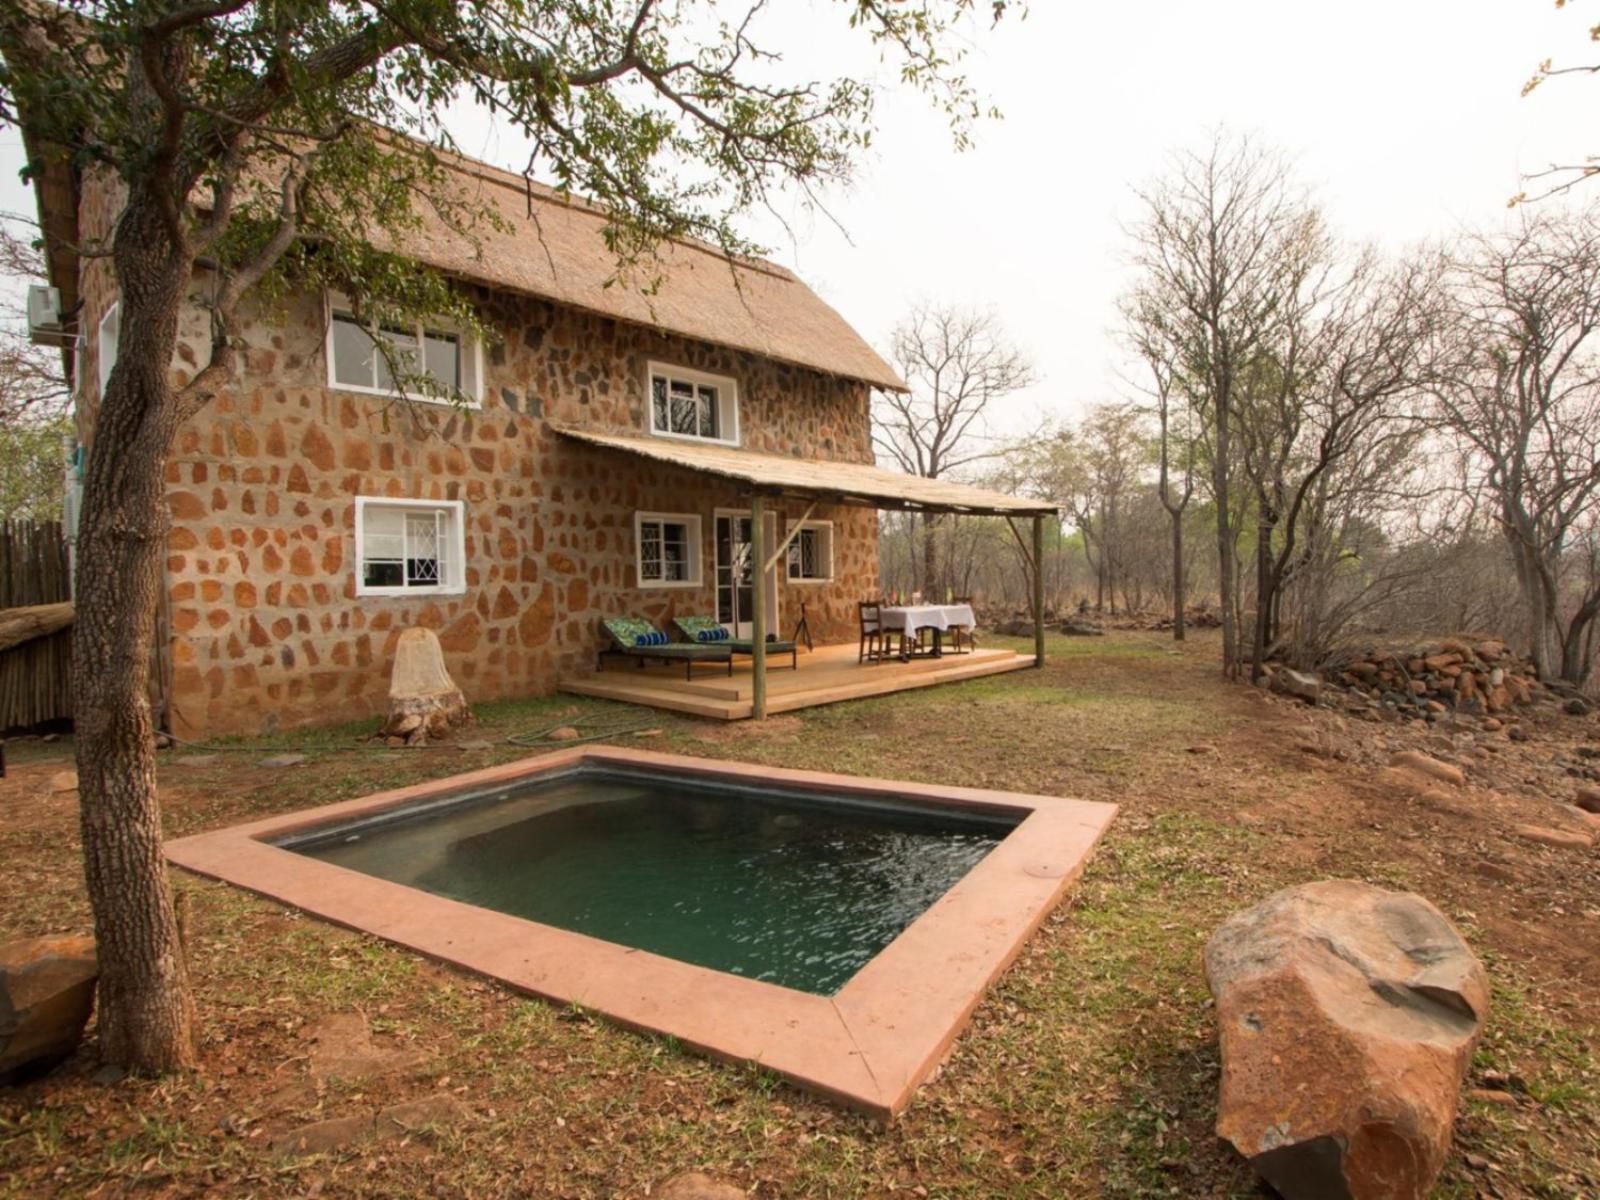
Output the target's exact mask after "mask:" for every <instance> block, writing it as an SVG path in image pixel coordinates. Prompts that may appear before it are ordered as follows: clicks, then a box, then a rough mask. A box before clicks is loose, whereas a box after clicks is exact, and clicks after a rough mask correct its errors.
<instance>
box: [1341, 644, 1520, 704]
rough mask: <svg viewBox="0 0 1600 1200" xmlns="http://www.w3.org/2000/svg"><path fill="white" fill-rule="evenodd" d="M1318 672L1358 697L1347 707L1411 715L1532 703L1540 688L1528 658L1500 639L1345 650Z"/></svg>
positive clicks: (1351, 695) (1353, 696)
mask: <svg viewBox="0 0 1600 1200" xmlns="http://www.w3.org/2000/svg"><path fill="white" fill-rule="evenodd" d="M1322 675H1323V678H1324V679H1325V680H1326V681H1327V682H1328V683H1330V684H1336V685H1342V686H1343V687H1344V688H1345V689H1346V691H1347V693H1348V694H1349V695H1350V697H1351V698H1352V699H1354V700H1356V701H1357V704H1355V705H1352V706H1351V707H1368V708H1389V709H1396V710H1399V711H1401V712H1403V713H1406V714H1407V715H1414V716H1428V715H1430V714H1431V715H1433V716H1439V715H1442V714H1444V713H1448V712H1455V713H1460V714H1464V715H1466V716H1473V717H1492V716H1495V715H1496V714H1500V713H1505V712H1509V711H1511V710H1512V709H1514V708H1517V707H1519V706H1524V705H1528V704H1532V703H1533V702H1534V701H1535V700H1538V699H1541V698H1542V697H1543V692H1544V687H1543V685H1542V684H1541V683H1540V682H1539V681H1538V679H1537V678H1536V677H1535V672H1534V668H1533V663H1532V661H1530V660H1528V659H1525V658H1523V657H1521V656H1520V655H1517V654H1515V653H1513V652H1512V651H1510V650H1508V649H1507V648H1506V644H1505V642H1503V641H1501V640H1499V639H1484V640H1481V641H1468V640H1466V639H1462V638H1444V639H1441V640H1437V641H1431V642H1426V643H1423V644H1420V645H1415V646H1409V647H1399V648H1396V647H1389V648H1384V649H1370V648H1369V649H1362V650H1354V651H1352V650H1344V651H1340V652H1338V653H1337V654H1335V655H1334V656H1333V657H1332V658H1331V659H1330V661H1329V662H1328V663H1327V664H1325V665H1324V667H1323V671H1322Z"/></svg>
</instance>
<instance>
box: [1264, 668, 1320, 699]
mask: <svg viewBox="0 0 1600 1200" xmlns="http://www.w3.org/2000/svg"><path fill="white" fill-rule="evenodd" d="M1272 690H1273V691H1275V692H1282V693H1283V694H1285V695H1288V696H1293V697H1295V698H1296V699H1297V700H1304V701H1305V702H1306V703H1307V704H1315V703H1316V702H1317V697H1319V696H1320V695H1322V680H1320V679H1318V678H1317V677H1316V676H1315V675H1308V674H1306V673H1305V672H1304V671H1295V670H1292V669H1291V668H1289V667H1280V668H1279V669H1278V670H1277V671H1275V672H1274V673H1273V676H1272Z"/></svg>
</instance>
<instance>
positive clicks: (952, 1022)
mask: <svg viewBox="0 0 1600 1200" xmlns="http://www.w3.org/2000/svg"><path fill="white" fill-rule="evenodd" d="M584 764H594V765H597V766H610V767H617V768H621V769H627V768H630V767H631V768H633V769H647V770H651V771H656V772H664V773H668V774H672V775H681V776H686V777H691V778H692V777H695V776H699V777H714V778H717V779H719V780H723V781H729V782H742V783H744V784H745V785H752V784H755V785H760V784H768V785H772V786H778V787H785V788H797V789H807V790H820V791H824V792H827V793H832V794H844V795H852V796H858V797H879V798H883V799H899V800H908V801H911V802H914V803H917V804H926V805H930V806H934V807H955V808H963V809H968V810H970V809H974V808H977V809H1001V810H1004V811H1006V812H1009V813H1013V814H1015V813H1018V812H1025V813H1026V814H1027V815H1026V816H1025V817H1024V819H1023V820H1022V821H1021V823H1020V824H1018V825H1017V827H1016V828H1015V829H1013V830H1012V831H1011V833H1010V834H1008V835H1007V836H1006V837H1005V838H1004V839H1003V840H1002V841H1001V842H1000V843H999V844H998V845H997V846H996V847H995V848H994V849H993V850H991V851H990V852H989V854H988V855H987V856H986V857H985V858H984V859H983V860H982V861H981V862H979V863H978V865H977V866H975V867H974V868H973V869H972V870H971V871H969V872H968V873H967V874H966V875H965V876H963V877H962V879H961V880H960V881H958V882H957V883H956V884H955V885H954V886H953V887H952V888H951V889H950V890H949V891H948V892H946V893H945V895H944V896H943V897H941V898H940V899H939V900H938V901H937V902H936V903H935V904H933V905H932V906H931V907H930V908H929V909H928V910H927V911H926V912H924V913H923V914H922V915H921V916H920V917H918V918H917V919H916V920H915V921H913V922H912V923H911V924H910V925H909V926H908V927H907V928H906V929H905V930H904V931H903V932H902V933H901V934H900V935H899V936H898V937H897V938H895V940H894V941H892V942H891V943H890V944H889V945H888V946H887V947H886V948H885V949H884V950H882V951H881V952H880V953H879V954H877V955H876V956H875V957H874V958H873V959H871V960H870V961H869V962H868V963H867V964H866V966H864V967H862V968H861V970H860V971H858V972H857V973H856V974H855V975H854V976H853V977H852V978H851V979H850V981H849V982H848V983H846V984H845V986H844V987H843V988H842V989H840V991H839V992H838V993H836V994H835V995H834V996H832V997H825V996H816V995H811V994H809V993H805V992H799V991H794V990H791V989H789V988H784V987H780V986H778V985H776V984H770V983H762V982H758V981H756V980H751V979H747V978H743V977H741V976H736V975H730V974H726V973H724V972H721V971H715V970H711V969H709V968H705V967H697V966H692V965H690V964H688V963H683V962H679V961H677V960H674V959H669V958H664V957H661V956H659V955H655V954H651V953H649V952H648V951H643V950H634V949H630V948H628V947H624V946H619V945H615V944H613V943H609V942H603V941H599V940H598V939H595V938H590V937H586V936H584V935H582V934H576V933H570V932H568V931H565V930H561V929H556V928H554V927H552V926H548V925H541V924H538V923H536V922H532V921H527V920H524V919H521V918H518V917H511V916H507V915H505V914H503V913H496V912H493V911H491V910H489V909H483V908H477V907H474V906H472V905H468V904H463V903H460V902H459V901H454V900H448V899H445V898H444V897H441V896H434V895H430V894H429V893H426V892H422V891H418V890H416V889H413V888H410V887H406V886H404V885H401V884H395V883H390V882H388V881H386V880H382V879H378V878H376V877H373V876H369V875H363V874H360V873H358V872H355V871H351V870H347V869H345V868H343V867H338V866H334V865H332V864H330V863H325V862H320V861H318V860H316V859H312V858H308V857H306V856H303V855H300V854H296V853H294V852H293V851H290V850H285V849H281V848H279V847H277V846H275V845H272V844H270V843H269V841H268V840H267V839H272V838H278V837H283V836H285V835H287V834H290V833H293V832H297V831H301V830H304V829H307V828H310V827H314V826H320V825H323V824H325V823H328V822H331V821H336V820H348V819H351V818H355V817H360V816H366V815H371V814H373V813H377V812H382V811H384V810H387V809H391V808H395V807H401V806H406V805H409V804H414V803H416V802H417V801H419V800H425V799H432V798H437V797H439V796H443V795H448V794H451V793H456V792H461V791H463V790H466V789H470V788H474V787H485V786H490V785H497V784H504V783H507V782H512V781H518V780H522V779H527V780H533V779H537V778H539V777H541V776H545V775H548V774H552V773H555V772H560V771H565V770H569V769H571V768H574V767H579V766H582V765H584ZM1115 814H1116V806H1114V805H1110V804H1101V803H1096V802H1091V801H1082V800H1068V799H1062V798H1058V797H1050V796H1029V795H1021V794H1017V793H1009V792H994V791H986V790H981V789H974V788H956V787H945V786H941V785H930V784H918V783H911V782H906V781H894V780H880V779H866V778H860V777H856V776H848V775H835V774H829V773H824V772H816V771H796V770H789V769H784V768H776V767H767V766H761V765H756V764H749V763H735V762H726V761H723V760H717V759H703V758H693V757H688V756H683V755H671V754H660V753H656V752H652V751H644V750H633V749H622V748H618V747H607V746H584V747H579V748H575V749H572V750H563V751H557V752H556V753H553V754H544V755H540V756H538V757H535V758H529V759H523V760H519V761H517V762H513V763H507V764H503V765H502V766H498V767H491V768H487V769H485V770H481V771H474V772H469V773H467V774H463V775H455V776H451V777H448V778H446V779H440V780H433V781H430V782H428V783H423V784H417V785H414V786H411V787H406V788H400V789H395V790H392V791H387V792H380V793H375V794H373V795H370V796H363V797H360V798H358V799H355V800H347V801H341V802H339V803H336V804H329V805H324V806H322V807H320V808H315V809H308V810H303V811H300V812H295V813H289V814H285V815H282V816H277V817H268V818H264V819H262V820H257V821H252V822H249V823H247V824H242V825H236V826H233V827H231V828H227V829H222V830H218V831H215V832H211V833H203V834H197V835H194V836H191V837H186V838H182V839H178V840H176V841H172V842H169V843H168V844H167V846H166V854H167V857H168V858H169V859H170V860H171V861H172V862H173V863H174V864H176V865H178V866H180V867H183V868H185V869H187V870H190V871H193V872H195V873H197V874H200V875H205V876H208V877H211V878H215V879H219V880H222V881H224V882H227V883H231V884H234V885H236V886H239V887H242V888H245V889H247V890H249V891H252V892H256V893H258V894H260V895H263V896H267V897H269V898H271V899H274V900H278V901H280V902H282V903H285V904H288V905H291V906H293V907H295V908H299V909H302V910H304V911H306V912H309V913H312V914H313V915H316V916H319V917H322V918H324V919H326V920H328V921H331V922H333V923H335V924H339V925H343V926H346V927H348V928H352V929H357V930H360V931H362V932H366V933H369V934H372V935H373V936H376V937H381V938H383V939H385V940H386V941H390V942H393V943H396V944H397V945H401V946H405V947H407V948H409V949H412V950H415V951H417V952H419V953H421V954H423V955H426V956H427V957H429V958H433V959H436V960H438V961H441V962H444V963H448V964H451V965H453V966H456V967H460V968H463V969H465V970H468V971H472V972H475V973H478V974H482V975H487V976H489V977H492V978H495V979H498V980H500V981H501V982H503V983H505V984H507V985H509V986H511V987H513V988H515V989H517V990H519V991H522V992H526V993H529V994H532V995H535V996H539V997H541V998H544V999H546V1000H550V1001H553V1002H556V1003H560V1004H576V1005H581V1006H582V1007H583V1008H585V1009H587V1010H590V1011H593V1012H595V1013H597V1014H599V1015H601V1016H604V1017H606V1018H608V1019H609V1020H611V1021H613V1022H615V1023H617V1024H619V1025H623V1026H625V1027H628V1028H632V1029H637V1030H643V1031H648V1032H652V1033H658V1034H665V1035H669V1036H672V1037H675V1038H677V1039H679V1040H681V1041H682V1042H683V1043H685V1044H686V1045H688V1046H691V1047H693V1048H695V1049H696V1050H698V1051H700V1052H702V1053H705V1054H708V1055H711V1056H713V1057H716V1058H720V1059H725V1060H729V1061H733V1062H741V1063H742V1062H751V1063H756V1064H759V1065H760V1066H761V1067H763V1068H765V1069H768V1070H771V1071H773V1072H775V1073H777V1074H779V1075H781V1076H783V1077H784V1078H785V1079H788V1080H789V1081H791V1082H793V1083H795V1084H797V1085H799V1086H801V1087H803V1088H806V1089H808V1090H811V1091H815V1092H819V1093H822V1094H824V1095H827V1096H830V1097H833V1098H834V1099H837V1100H839V1101H842V1102H843V1103H845V1104H848V1105H849V1106H851V1107H853V1108H857V1109H860V1110H863V1111H865V1112H867V1113H869V1114H871V1115H873V1116H875V1117H877V1118H879V1119H881V1120H890V1119H892V1118H893V1117H894V1116H895V1115H897V1114H898V1113H899V1112H901V1111H902V1110H903V1109H904V1108H905V1106H906V1105H907V1104H908V1103H909V1102H910V1099H911V1097H912V1095H913V1094H914V1093H915V1091H916V1089H917V1087H918V1086H919V1085H920V1084H921V1083H922V1081H923V1080H924V1079H926V1077H927V1076H928V1074H929V1073H930V1072H931V1071H932V1070H933V1069H934V1067H936V1066H937V1065H938V1063H939V1062H940V1061H941V1060H942V1059H943V1057H944V1055H945V1053H946V1052H947V1051H948V1049H949V1047H950V1045H951V1044H952V1043H953V1042H954V1040H955V1038H956V1037H957V1036H958V1035H959V1034H960V1032H961V1031H962V1029H963V1028H965V1026H966V1024H967V1022H968V1020H969V1019H970V1018H971V1015H972V1012H973V1010H974V1009H975V1008H976V1007H977V1005H978V1003H979V1002H980V1001H981V1000H982V998H983V995H984V993H985V991H986V990H987V989H988V987H989V985H990V984H992V983H993V982H994V980H995V979H996V978H998V977H999V976H1000V975H1001V974H1002V973H1003V972H1004V971H1005V969H1006V968H1007V967H1008V966H1009V965H1010V964H1011V962H1012V961H1013V960H1014V959H1015V958H1016V956H1017V954H1018V953H1019V952H1020V951H1021V949H1022V946H1023V945H1024V943H1025V942H1026V940H1027V938H1028V937H1029V935H1031V934H1032V933H1033V932H1034V930H1035V929H1037V928H1038V926H1039V924H1040V923H1041V922H1042V921H1043V920H1044V918H1045V917H1046V916H1047V915H1048V914H1049V912H1050V911H1051V910H1052V909H1053V908H1054V907H1055V905H1056V904H1057V903H1058V902H1059V900H1060V899H1061V897H1062V895H1063V894H1064V893H1065V892H1066V891H1067V889H1068V888H1069V887H1071V885H1072V884H1073V882H1074V881H1075V880H1076V879H1077V877H1078V875H1079V874H1080V873H1081V872H1082V870H1083V867H1084V866H1085V864H1086V863H1087V862H1088V860H1089V857H1090V855H1091V854H1092V852H1093V850H1094V847H1095V845H1096V843H1097V842H1098V841H1099V839H1100V837H1101V835H1102V834H1103V833H1104V832H1105V830H1106V828H1107V826H1108V825H1109V824H1110V822H1111V820H1112V818H1113V817H1114V816H1115Z"/></svg>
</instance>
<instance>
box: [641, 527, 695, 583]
mask: <svg viewBox="0 0 1600 1200" xmlns="http://www.w3.org/2000/svg"><path fill="white" fill-rule="evenodd" d="M633 545H634V560H635V565H636V566H637V569H638V579H639V586H640V587H642V588H658V587H699V586H700V580H701V577H702V576H701V569H700V518H699V517H697V516H695V515H694V514H692V513H650V512H642V513H635V514H634V518H633Z"/></svg>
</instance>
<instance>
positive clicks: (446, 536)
mask: <svg viewBox="0 0 1600 1200" xmlns="http://www.w3.org/2000/svg"><path fill="white" fill-rule="evenodd" d="M357 508H358V510H359V511H358V514H357V520H358V521H359V522H360V524H359V532H360V539H359V558H360V562H359V564H358V568H357V569H358V570H359V572H360V574H359V576H358V580H359V583H360V586H359V587H358V588H357V591H358V592H360V593H362V594H365V595H400V594H408V593H414V592H418V591H434V592H451V591H460V590H461V578H462V572H461V566H462V564H461V547H462V528H461V527H462V522H461V506H460V503H459V502H456V501H451V502H447V503H443V504H390V503H384V502H382V501H377V500H368V499H367V498H365V497H362V498H359V499H358V500H357Z"/></svg>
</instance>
